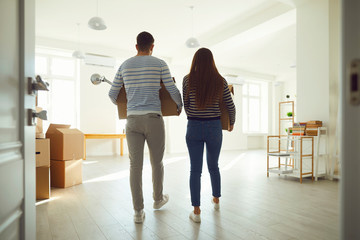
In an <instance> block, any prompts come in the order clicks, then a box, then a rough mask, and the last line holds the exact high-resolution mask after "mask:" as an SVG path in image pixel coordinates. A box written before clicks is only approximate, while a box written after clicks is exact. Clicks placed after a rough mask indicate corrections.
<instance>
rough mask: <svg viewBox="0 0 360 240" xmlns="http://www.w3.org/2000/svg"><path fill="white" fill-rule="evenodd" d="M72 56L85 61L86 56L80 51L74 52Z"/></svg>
mask: <svg viewBox="0 0 360 240" xmlns="http://www.w3.org/2000/svg"><path fill="white" fill-rule="evenodd" d="M72 56H73V57H74V58H78V59H84V58H85V56H84V54H83V53H82V52H81V51H80V50H75V51H74V52H73V54H72Z"/></svg>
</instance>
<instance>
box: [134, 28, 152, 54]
mask: <svg viewBox="0 0 360 240" xmlns="http://www.w3.org/2000/svg"><path fill="white" fill-rule="evenodd" d="M136 43H137V45H138V49H139V51H141V52H146V51H148V50H150V47H151V45H153V44H154V38H153V36H152V35H151V34H150V33H148V32H141V33H139V34H138V35H137V37H136Z"/></svg>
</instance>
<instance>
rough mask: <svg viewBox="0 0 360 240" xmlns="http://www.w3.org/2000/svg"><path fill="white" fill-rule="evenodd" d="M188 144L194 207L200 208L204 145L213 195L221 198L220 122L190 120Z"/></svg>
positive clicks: (187, 136) (187, 135)
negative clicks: (219, 164)
mask: <svg viewBox="0 0 360 240" xmlns="http://www.w3.org/2000/svg"><path fill="white" fill-rule="evenodd" d="M186 144H187V147H188V151H189V155H190V165H191V166H190V193H191V203H192V206H200V191H201V173H202V166H203V154H204V144H206V159H207V165H208V170H209V173H210V178H211V187H212V195H213V196H214V197H220V196H221V194H220V190H221V189H220V172H219V166H218V162H219V155H220V150H221V144H222V128H221V122H220V120H210V121H198V120H188V125H187V132H186Z"/></svg>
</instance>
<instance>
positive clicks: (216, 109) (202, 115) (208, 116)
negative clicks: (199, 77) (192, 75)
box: [183, 75, 235, 125]
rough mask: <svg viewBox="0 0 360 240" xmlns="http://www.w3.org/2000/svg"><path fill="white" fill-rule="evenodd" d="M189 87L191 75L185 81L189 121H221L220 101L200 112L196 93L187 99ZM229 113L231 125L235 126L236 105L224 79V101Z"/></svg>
mask: <svg viewBox="0 0 360 240" xmlns="http://www.w3.org/2000/svg"><path fill="white" fill-rule="evenodd" d="M188 87H189V75H186V76H185V77H184V81H183V100H184V108H185V112H186V115H187V117H188V119H192V120H212V119H220V117H221V111H220V101H215V102H214V103H213V104H212V105H210V106H207V107H206V108H205V109H201V110H199V109H198V108H197V106H196V102H195V92H194V91H190V92H189V98H188V99H186V93H187V89H188ZM222 101H224V103H225V105H226V107H227V109H228V112H229V119H230V125H234V123H235V105H234V102H233V100H232V97H231V94H230V90H229V87H228V84H227V82H226V80H225V79H224V92H223V99H222Z"/></svg>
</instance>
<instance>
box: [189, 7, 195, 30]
mask: <svg viewBox="0 0 360 240" xmlns="http://www.w3.org/2000/svg"><path fill="white" fill-rule="evenodd" d="M190 9H191V36H192V37H194V6H190Z"/></svg>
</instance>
